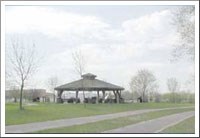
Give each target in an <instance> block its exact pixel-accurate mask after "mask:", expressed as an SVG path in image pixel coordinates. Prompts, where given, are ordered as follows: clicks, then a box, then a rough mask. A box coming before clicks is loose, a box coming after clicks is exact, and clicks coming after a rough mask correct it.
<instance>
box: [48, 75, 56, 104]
mask: <svg viewBox="0 0 200 138" xmlns="http://www.w3.org/2000/svg"><path fill="white" fill-rule="evenodd" d="M57 84H58V78H57V77H50V78H49V79H48V80H47V85H48V87H49V88H50V91H51V92H52V93H53V101H54V102H56V94H55V90H54V88H55V87H56V86H57Z"/></svg>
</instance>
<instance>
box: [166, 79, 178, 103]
mask: <svg viewBox="0 0 200 138" xmlns="http://www.w3.org/2000/svg"><path fill="white" fill-rule="evenodd" d="M167 87H168V90H169V91H170V92H171V95H172V102H176V100H175V99H176V96H175V95H176V92H177V91H178V90H179V84H178V81H177V79H176V78H169V79H168V80H167Z"/></svg>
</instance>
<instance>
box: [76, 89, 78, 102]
mask: <svg viewBox="0 0 200 138" xmlns="http://www.w3.org/2000/svg"><path fill="white" fill-rule="evenodd" d="M76 103H78V91H76Z"/></svg>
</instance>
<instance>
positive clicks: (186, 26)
mask: <svg viewBox="0 0 200 138" xmlns="http://www.w3.org/2000/svg"><path fill="white" fill-rule="evenodd" d="M172 13H173V15H174V16H173V22H172V24H173V25H174V26H175V27H176V28H177V33H178V38H179V42H178V44H175V49H174V50H173V54H172V55H173V60H178V59H180V58H182V57H185V56H186V57H189V59H191V60H192V61H194V57H195V6H193V5H190V6H181V7H179V8H177V9H176V10H174V11H173V12H172Z"/></svg>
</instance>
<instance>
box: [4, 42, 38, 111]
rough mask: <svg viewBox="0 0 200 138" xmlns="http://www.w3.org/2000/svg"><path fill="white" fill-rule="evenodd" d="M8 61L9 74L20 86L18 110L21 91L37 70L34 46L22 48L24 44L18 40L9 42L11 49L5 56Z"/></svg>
mask: <svg viewBox="0 0 200 138" xmlns="http://www.w3.org/2000/svg"><path fill="white" fill-rule="evenodd" d="M7 57H8V58H9V61H10V67H11V70H9V73H10V74H12V76H13V77H14V76H15V77H16V81H17V82H18V83H19V84H20V104H19V107H20V110H22V109H23V107H22V98H23V96H22V95H23V89H24V87H25V82H26V81H27V79H28V78H30V77H31V75H33V73H34V72H35V71H36V69H37V67H38V66H37V59H36V55H35V44H34V43H33V44H32V47H28V45H26V46H24V42H23V41H22V40H21V41H19V39H12V40H11V49H9V53H8V55H7Z"/></svg>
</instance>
